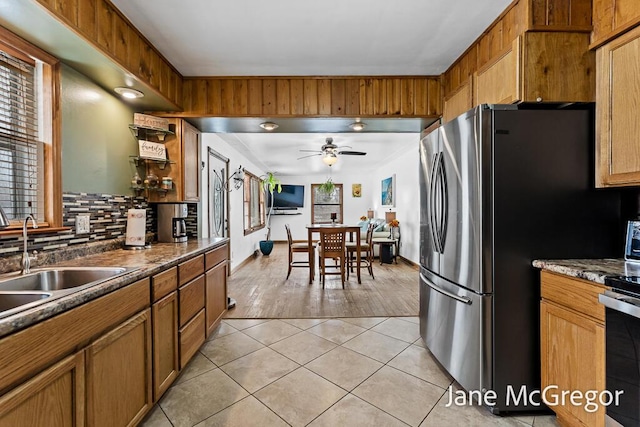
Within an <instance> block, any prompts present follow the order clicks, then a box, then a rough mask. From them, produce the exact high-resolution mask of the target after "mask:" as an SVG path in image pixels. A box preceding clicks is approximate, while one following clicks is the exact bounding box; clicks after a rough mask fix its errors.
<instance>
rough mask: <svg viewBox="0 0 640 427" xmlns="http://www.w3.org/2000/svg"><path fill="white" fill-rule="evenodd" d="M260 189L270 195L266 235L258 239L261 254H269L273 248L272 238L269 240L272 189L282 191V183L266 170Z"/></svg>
mask: <svg viewBox="0 0 640 427" xmlns="http://www.w3.org/2000/svg"><path fill="white" fill-rule="evenodd" d="M260 187H261V189H262V190H263V191H264V192H265V193H266V192H268V193H269V195H270V196H271V198H270V199H271V203H270V204H269V211H268V212H267V237H266V238H265V240H260V252H262V255H265V256H267V255H269V254H270V253H271V251H272V250H273V240H271V211H272V210H273V191H274V190H276V191H278V193H279V192H281V191H282V184H281V183H280V180H279V179H278V178H276V177H275V176H274V175H273V172H267V175H266V177H265V178H264V179H263V180H262V181H260Z"/></svg>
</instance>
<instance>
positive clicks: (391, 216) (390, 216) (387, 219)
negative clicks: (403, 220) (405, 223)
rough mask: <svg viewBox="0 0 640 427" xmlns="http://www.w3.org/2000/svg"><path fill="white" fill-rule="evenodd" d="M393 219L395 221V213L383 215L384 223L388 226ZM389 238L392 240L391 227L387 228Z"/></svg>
mask: <svg viewBox="0 0 640 427" xmlns="http://www.w3.org/2000/svg"><path fill="white" fill-rule="evenodd" d="M394 219H396V213H395V212H391V211H389V212H385V213H384V221H385V222H386V223H387V224H389V223H390V222H391V221H393V220H394ZM389 238H390V239H393V227H391V226H389Z"/></svg>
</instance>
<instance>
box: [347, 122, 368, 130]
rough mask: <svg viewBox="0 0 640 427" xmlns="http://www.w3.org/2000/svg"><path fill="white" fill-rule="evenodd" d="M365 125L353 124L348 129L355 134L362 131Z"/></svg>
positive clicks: (360, 123) (361, 123)
mask: <svg viewBox="0 0 640 427" xmlns="http://www.w3.org/2000/svg"><path fill="white" fill-rule="evenodd" d="M366 126H367V125H366V124H365V123H363V122H353V123H351V124H350V125H349V127H350V128H351V129H353V130H355V131H356V132H360V131H361V130H363V129H364V128H365V127H366Z"/></svg>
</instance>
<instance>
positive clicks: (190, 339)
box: [180, 310, 205, 369]
mask: <svg viewBox="0 0 640 427" xmlns="http://www.w3.org/2000/svg"><path fill="white" fill-rule="evenodd" d="M204 323H205V315H204V310H200V312H199V313H198V314H197V315H196V316H195V317H194V318H193V319H191V321H190V322H189V323H187V324H186V325H185V326H184V327H183V328H182V329H180V369H183V368H184V367H185V366H186V364H187V363H188V362H189V360H190V359H191V358H192V357H193V355H194V354H196V351H198V349H199V348H200V346H201V345H202V344H203V343H204V339H205V325H204Z"/></svg>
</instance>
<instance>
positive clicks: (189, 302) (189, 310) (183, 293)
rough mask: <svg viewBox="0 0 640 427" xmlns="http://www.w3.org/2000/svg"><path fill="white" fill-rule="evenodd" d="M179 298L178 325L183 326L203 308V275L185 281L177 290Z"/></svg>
mask: <svg viewBox="0 0 640 427" xmlns="http://www.w3.org/2000/svg"><path fill="white" fill-rule="evenodd" d="M178 295H179V300H180V326H184V325H185V324H186V323H187V322H188V321H189V320H190V319H191V318H192V317H193V316H194V315H195V314H196V313H197V312H198V311H200V310H201V309H203V308H204V275H202V276H200V277H198V278H197V279H195V280H193V281H191V282H189V283H187V284H186V285H184V286H183V287H181V288H180V290H179V291H178Z"/></svg>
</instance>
